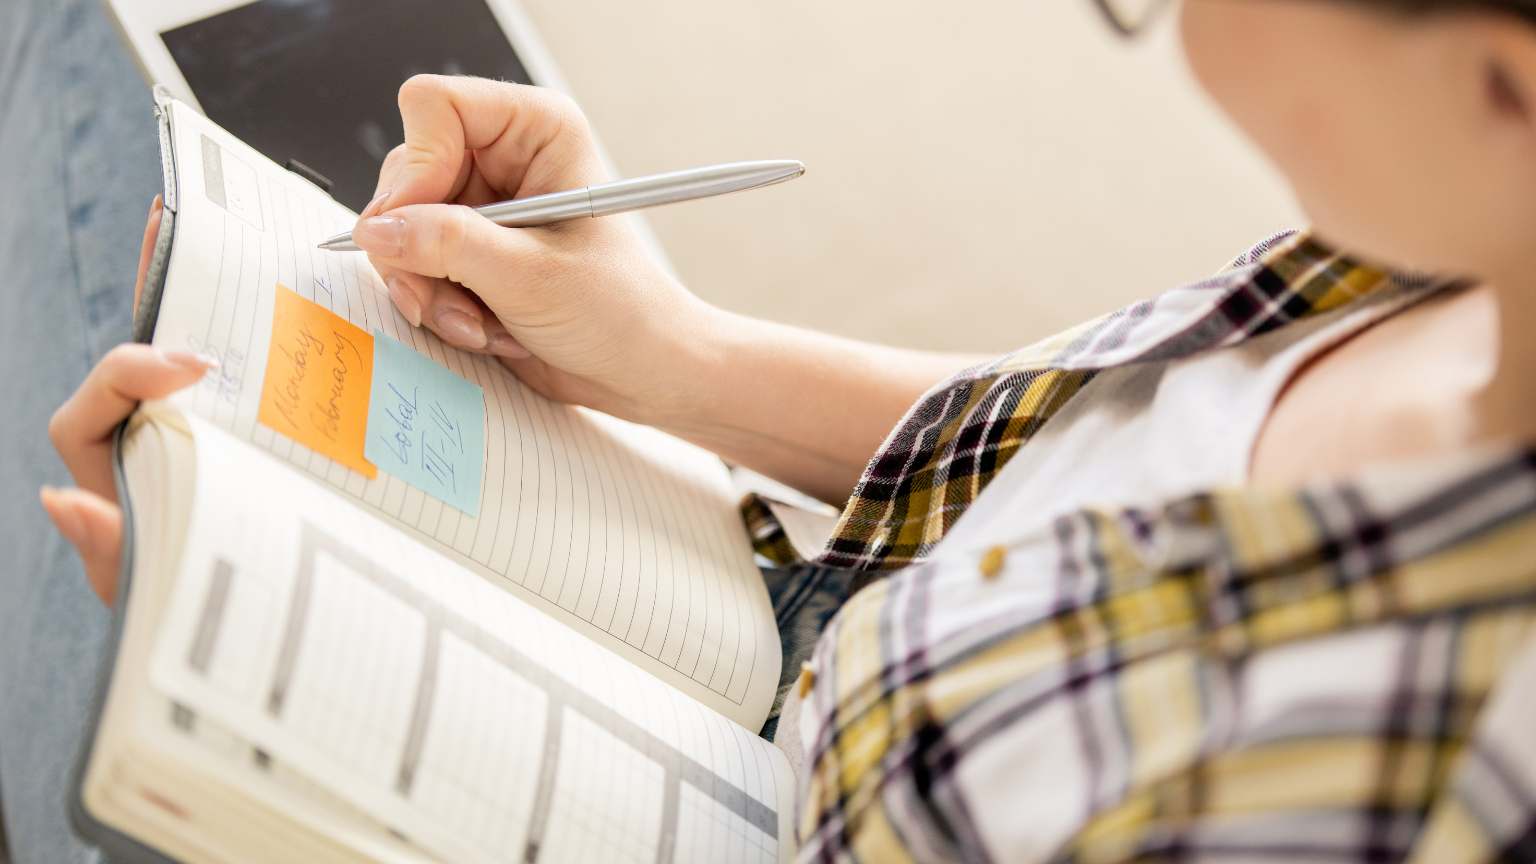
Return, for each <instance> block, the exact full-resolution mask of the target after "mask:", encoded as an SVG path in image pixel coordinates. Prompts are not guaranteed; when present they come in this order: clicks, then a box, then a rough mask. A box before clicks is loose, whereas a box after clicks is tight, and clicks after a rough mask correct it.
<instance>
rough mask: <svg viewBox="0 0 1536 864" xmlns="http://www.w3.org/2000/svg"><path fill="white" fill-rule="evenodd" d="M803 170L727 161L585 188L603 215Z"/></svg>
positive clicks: (594, 209) (753, 186) (763, 183)
mask: <svg viewBox="0 0 1536 864" xmlns="http://www.w3.org/2000/svg"><path fill="white" fill-rule="evenodd" d="M804 171H805V167H804V166H803V165H801V164H800V163H799V162H793V161H762V162H730V163H726V164H724V165H711V166H709V167H707V168H691V169H688V170H686V171H672V172H669V173H667V174H656V175H653V176H650V177H639V178H636V179H634V180H620V181H618V182H615V183H604V184H602V185H601V186H593V187H591V188H590V189H589V190H588V191H589V192H590V193H591V196H592V215H593V216H606V215H608V214H610V213H623V212H624V211H626V210H638V209H640V208H642V207H655V206H657V205H660V204H673V203H676V202H678V201H692V200H694V199H697V198H709V197H711V196H714V195H724V194H726V193H727V192H740V191H742V190H744V189H756V188H758V187H760V186H768V185H771V184H774V183H778V182H781V181H784V180H788V179H790V178H792V177H798V176H800V174H801V173H802V172H804Z"/></svg>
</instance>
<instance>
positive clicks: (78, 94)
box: [0, 0, 160, 864]
mask: <svg viewBox="0 0 1536 864" xmlns="http://www.w3.org/2000/svg"><path fill="white" fill-rule="evenodd" d="M152 108H153V103H152V100H151V97H150V92H149V88H148V87H147V86H146V85H145V84H144V81H143V77H142V76H141V75H140V74H139V71H138V69H137V68H136V67H135V66H134V65H133V62H132V61H131V60H130V59H129V57H128V55H127V53H126V50H125V49H124V47H123V46H122V44H121V42H120V41H119V39H118V36H117V33H116V31H115V30H114V29H113V27H112V25H111V22H110V21H108V20H107V15H106V12H105V7H104V4H103V3H102V2H101V0H4V2H0V202H3V203H0V274H3V275H0V292H3V298H4V299H3V301H0V358H3V359H0V399H3V404H4V405H5V406H7V407H6V409H5V411H4V419H3V420H0V445H3V447H4V450H3V452H0V562H3V566H0V810H3V817H4V820H5V828H6V834H7V835H8V838H9V842H10V846H11V852H12V854H13V856H14V858H15V860H16V862H17V864H29V862H49V864H53V862H72V861H96V860H98V858H97V856H96V855H95V853H93V852H91V851H90V850H88V849H87V848H85V847H84V846H83V845H82V844H80V843H79V842H78V841H77V840H75V839H74V837H73V835H72V834H71V832H70V829H69V825H68V822H67V815H66V809H65V800H66V799H65V796H66V794H67V790H68V788H69V782H70V774H71V770H72V763H73V760H74V757H75V751H76V747H77V745H78V743H79V740H80V735H81V730H82V724H83V722H84V720H85V717H86V712H87V711H88V708H89V705H90V701H91V698H92V689H93V687H94V683H95V679H96V666H97V662H98V657H99V653H100V651H101V647H102V640H103V637H104V635H105V632H106V626H107V619H108V616H107V610H106V609H104V608H103V607H102V605H101V604H100V603H99V602H98V601H97V600H96V598H95V596H94V595H92V594H91V593H90V590H89V589H88V588H87V586H86V582H85V577H84V575H83V574H82V573H81V570H80V564H79V561H78V559H77V558H76V557H75V554H74V550H73V549H71V548H70V547H69V546H68V545H67V544H66V543H65V542H64V541H63V540H62V539H61V538H60V537H59V536H58V534H57V533H56V532H55V531H54V530H53V528H52V525H51V524H50V523H49V522H48V518H47V516H45V515H44V513H43V512H42V509H41V508H40V507H39V505H38V503H37V488H38V486H39V485H41V484H43V483H52V484H64V483H67V482H68V480H69V476H68V474H67V472H66V471H65V470H64V466H63V465H62V464H61V463H60V462H59V459H58V457H57V456H56V455H55V454H54V452H53V448H52V447H51V446H50V445H49V443H48V434H47V424H48V417H49V415H50V414H51V413H52V412H53V410H54V408H56V407H57V406H58V405H59V403H60V402H62V401H63V400H64V398H65V397H66V396H68V395H69V393H70V392H71V391H72V390H74V388H75V386H76V385H77V384H78V383H79V382H80V380H81V379H82V378H83V377H84V376H85V373H86V371H87V370H88V369H90V368H91V366H92V365H94V364H95V362H96V360H97V359H99V358H100V357H101V355H102V354H103V353H104V352H105V351H106V350H107V349H108V348H110V347H112V346H113V345H114V344H116V343H118V342H121V341H123V340H124V339H126V338H128V322H129V315H130V310H129V307H130V305H131V301H132V296H131V295H132V293H133V276H134V265H135V263H136V262H137V260H138V247H139V238H140V237H141V236H142V234H143V228H144V216H145V212H146V211H147V209H148V206H149V202H150V199H151V198H152V197H153V196H154V194H155V193H156V192H158V191H159V189H160V178H159V157H158V155H157V151H158V146H157V142H156V135H155V125H154V122H153V115H152V114H151V110H152Z"/></svg>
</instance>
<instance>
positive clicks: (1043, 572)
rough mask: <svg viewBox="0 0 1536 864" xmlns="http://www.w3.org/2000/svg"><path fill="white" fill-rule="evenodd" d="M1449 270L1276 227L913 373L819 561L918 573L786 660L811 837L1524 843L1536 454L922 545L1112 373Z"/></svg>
mask: <svg viewBox="0 0 1536 864" xmlns="http://www.w3.org/2000/svg"><path fill="white" fill-rule="evenodd" d="M1449 284H1451V283H1449V282H1445V281H1435V280H1425V279H1419V280H1409V279H1405V278H1401V277H1397V276H1393V275H1389V274H1385V273H1383V272H1380V271H1377V270H1373V269H1370V268H1368V267H1365V266H1363V265H1361V264H1359V263H1357V262H1354V261H1352V260H1350V259H1349V258H1346V257H1343V256H1340V255H1338V254H1336V253H1334V252H1332V251H1330V250H1329V249H1327V248H1326V247H1325V246H1323V245H1322V244H1320V243H1319V242H1317V241H1316V240H1315V239H1313V238H1311V237H1309V236H1307V235H1304V234H1300V235H1282V236H1281V237H1278V238H1275V239H1274V240H1271V241H1269V242H1267V243H1265V244H1261V245H1260V246H1259V247H1257V248H1256V249H1255V250H1253V251H1252V252H1251V253H1249V254H1248V255H1246V256H1244V257H1243V258H1240V259H1238V261H1236V262H1234V265H1233V266H1232V267H1230V268H1229V269H1228V270H1227V271H1225V272H1224V273H1222V274H1221V275H1219V276H1217V277H1215V278H1213V279H1210V280H1207V281H1205V282H1201V283H1198V284H1196V285H1193V286H1190V287H1187V288H1184V289H1180V290H1177V291H1174V292H1171V293H1169V294H1165V295H1162V296H1160V297H1158V298H1156V299H1155V300H1151V301H1147V302H1144V303H1140V304H1137V305H1135V306H1132V307H1130V308H1128V309H1126V310H1123V311H1121V312H1117V313H1115V314H1112V315H1109V316H1106V317H1104V318H1101V319H1099V320H1097V321H1093V322H1090V323H1089V324H1087V325H1084V326H1083V327H1080V328H1077V329H1075V330H1073V331H1070V332H1068V333H1066V334H1063V335H1062V336H1060V337H1057V338H1054V339H1050V340H1047V341H1045V342H1043V343H1040V344H1038V345H1035V346H1032V347H1030V348H1027V349H1025V350H1023V351H1020V352H1018V353H1015V354H1013V355H1009V356H1007V357H1004V358H1002V359H1001V360H998V361H996V362H993V363H990V364H987V365H985V366H982V367H978V368H976V369H973V370H969V371H967V372H964V373H961V374H960V375H958V376H956V377H955V378H954V379H951V380H950V381H948V382H946V383H944V384H942V385H940V386H939V387H937V388H935V389H934V390H933V391H931V392H930V393H929V394H927V395H926V396H925V397H924V398H923V399H922V400H921V401H920V402H919V403H918V404H917V405H916V406H915V407H914V408H913V409H912V410H911V411H910V412H909V414H908V415H907V417H906V418H905V419H904V420H903V421H902V423H901V424H900V426H899V427H898V428H897V429H896V430H895V431H894V432H893V433H892V435H891V437H890V438H889V439H888V440H887V441H886V443H885V444H884V445H883V446H882V447H881V449H880V451H879V452H878V453H877V454H876V456H875V458H874V459H873V460H872V461H871V463H870V466H869V468H868V470H867V471H866V473H865V475H864V478H863V479H862V480H861V481H860V483H859V485H858V487H857V489H856V490H855V492H854V496H853V499H852V501H851V503H850V504H849V506H848V508H847V510H846V511H845V512H844V513H843V516H842V518H841V520H840V522H839V524H838V528H837V530H836V533H835V536H834V538H833V540H832V541H831V543H830V544H829V546H828V548H827V550H826V551H825V553H824V554H823V555H822V556H821V558H820V559H819V560H818V561H817V562H815V563H816V564H819V565H822V566H830V567H839V568H853V569H858V570H862V571H866V572H868V571H879V570H891V569H895V568H905V569H904V570H902V572H900V573H898V574H896V575H894V576H892V577H891V578H888V579H880V580H876V581H874V582H873V583H872V584H870V585H869V587H867V588H865V589H864V590H862V591H860V592H859V593H857V594H856V595H855V596H854V597H853V598H852V599H851V600H850V601H848V603H847V604H845V605H844V607H843V608H842V609H841V610H840V611H839V612H838V614H837V615H836V617H834V618H833V619H832V621H831V622H830V624H829V625H828V627H827V629H826V631H825V633H824V634H823V636H822V638H821V640H820V642H819V643H818V646H817V649H816V653H815V656H814V658H813V660H812V662H811V663H810V664H808V666H807V668H806V671H805V672H804V673H803V676H802V693H803V694H804V696H805V703H804V705H803V707H802V710H801V715H800V718H801V737H802V740H803V742H804V750H805V764H806V766H807V775H808V776H807V778H806V784H807V788H805V789H804V790H802V791H803V795H802V799H801V813H800V841H801V849H800V857H801V858H802V859H803V860H832V859H844V858H858V859H863V860H872V861H886V860H901V859H904V858H917V859H925V860H949V859H955V858H965V859H972V860H994V859H998V860H1071V861H1093V862H1097V861H1123V860H1156V861H1162V860H1174V859H1180V860H1219V861H1239V860H1240V861H1281V860H1285V861H1290V860H1303V859H1304V860H1320V861H1352V862H1355V861H1358V862H1368V861H1369V862H1375V861H1399V860H1415V861H1425V862H1428V861H1434V862H1440V861H1452V862H1454V861H1468V862H1470V861H1493V860H1509V861H1516V860H1518V861H1533V860H1536V733H1533V729H1536V719H1533V717H1536V639H1533V638H1532V635H1533V634H1536V630H1533V629H1532V627H1533V624H1536V453H1533V452H1526V451H1518V452H1494V453H1482V454H1477V455H1467V456H1464V457H1459V458H1455V459H1443V460H1438V461H1436V462H1434V463H1427V464H1425V465H1423V466H1418V467H1407V466H1403V467H1398V468H1396V469H1394V470H1391V471H1375V472H1365V473H1362V474H1361V475H1360V476H1358V477H1355V478H1352V479H1350V480H1347V481H1338V482H1334V483H1330V484H1327V485H1320V486H1314V487H1309V488H1306V489H1300V490H1273V489H1268V490H1266V489H1255V488H1239V489H1233V490H1225V491H1212V492H1206V493H1201V494H1196V495H1192V496H1188V497H1184V498H1180V499H1179V500H1174V501H1169V502H1166V503H1164V504H1162V505H1160V506H1156V507H1140V508H1106V509H1094V510H1084V511H1079V512H1074V513H1069V514H1065V515H1062V516H1059V517H1056V518H1054V519H1051V520H1048V521H1046V522H1045V524H1043V525H1042V524H1040V520H1033V521H1031V520H1029V519H1027V518H1024V516H1025V515H1026V514H1021V519H1020V526H1021V527H1020V529H1019V530H1018V531H1017V532H1015V534H1014V535H1013V536H1001V537H998V538H996V540H997V545H995V546H992V547H990V548H988V549H985V550H977V551H974V552H972V551H956V552H950V551H948V550H940V552H939V554H937V555H934V556H930V555H929V553H930V552H932V551H933V549H934V546H935V545H936V544H937V543H938V541H939V540H940V539H941V538H942V537H943V536H944V534H945V532H946V530H947V529H948V528H949V526H950V525H952V524H953V523H954V521H955V519H956V518H958V517H959V515H960V514H961V513H962V512H963V511H964V510H965V508H966V507H967V506H968V505H969V504H970V502H972V501H974V500H975V499H976V497H977V495H979V494H980V493H981V491H982V490H983V489H984V488H985V487H986V485H987V482H988V481H989V480H990V478H992V477H993V476H995V475H996V473H997V471H998V470H999V469H1000V468H1001V467H1002V466H1003V465H1004V464H1005V463H1006V462H1007V461H1008V459H1009V457H1011V456H1012V455H1013V454H1014V453H1015V452H1017V450H1018V448H1019V447H1021V446H1023V445H1024V444H1025V443H1026V442H1027V441H1028V440H1029V439H1030V436H1031V435H1032V434H1033V433H1034V432H1035V431H1036V430H1038V429H1039V428H1040V427H1041V426H1042V425H1043V424H1044V423H1045V422H1047V421H1048V420H1049V419H1050V418H1051V416H1052V415H1053V414H1054V413H1055V412H1056V411H1057V410H1058V409H1059V408H1060V407H1061V406H1062V405H1063V404H1064V403H1065V402H1066V401H1067V400H1068V399H1070V398H1071V397H1072V396H1073V395H1074V394H1076V393H1077V392H1079V391H1080V390H1081V389H1082V387H1083V385H1084V384H1085V383H1087V381H1088V380H1090V379H1091V378H1092V377H1093V375H1094V374H1095V372H1096V371H1098V370H1102V369H1106V368H1109V367H1113V366H1119V365H1122V364H1127V363H1153V362H1167V361H1170V360H1174V359H1177V358H1180V357H1186V356H1190V355H1192V354H1194V353H1197V352H1201V351H1208V350H1212V349H1216V348H1220V347H1224V346H1229V345H1233V344H1236V343H1238V342H1241V341H1243V340H1245V339H1248V338H1250V337H1252V336H1254V335H1257V334H1259V333H1263V332H1267V331H1269V330H1273V329H1275V328H1277V327H1282V326H1284V325H1285V324H1287V323H1289V322H1291V321H1294V320H1297V319H1300V318H1303V317H1305V316H1308V315H1311V314H1314V313H1317V312H1321V311H1325V310H1327V309H1330V308H1335V307H1337V306H1339V305H1341V304H1343V303H1346V302H1350V301H1353V300H1356V299H1359V298H1362V297H1366V296H1367V295H1374V296H1375V297H1378V298H1380V297H1383V296H1387V295H1397V296H1399V297H1402V296H1403V295H1413V294H1417V293H1422V292H1429V291H1433V290H1436V289H1438V288H1442V287H1446V286H1447V285H1449ZM1406 299H1409V300H1411V299H1413V298H1412V296H1408V297H1407V298H1406ZM746 512H747V516H748V520H749V524H750V526H751V527H752V528H753V530H754V537H755V538H756V539H757V540H758V542H759V551H761V552H763V553H764V554H766V555H769V556H770V557H777V558H779V559H780V560H783V556H784V553H785V551H786V548H787V544H786V543H785V542H784V541H783V538H782V534H781V533H780V532H778V531H777V529H776V528H775V526H774V525H773V524H772V522H771V521H770V520H769V519H768V518H766V516H765V514H764V509H763V508H762V507H761V506H760V505H758V504H757V503H754V502H749V503H748V505H747V506H746Z"/></svg>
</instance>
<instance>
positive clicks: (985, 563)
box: [980, 546, 1008, 579]
mask: <svg viewBox="0 0 1536 864" xmlns="http://www.w3.org/2000/svg"><path fill="white" fill-rule="evenodd" d="M1007 561H1008V550H1007V549H1005V548H1003V547H1002V546H993V547H992V548H991V549H988V550H987V551H986V552H985V553H983V554H982V556H981V565H980V569H981V576H982V578H983V579H996V578H997V574H999V573H1001V572H1003V565H1004V564H1006V563H1007Z"/></svg>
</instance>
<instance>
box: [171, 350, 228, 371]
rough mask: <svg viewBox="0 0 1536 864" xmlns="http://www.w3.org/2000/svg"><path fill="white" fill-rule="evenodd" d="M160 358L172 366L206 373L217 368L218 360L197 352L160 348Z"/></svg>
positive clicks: (210, 355)
mask: <svg viewBox="0 0 1536 864" xmlns="http://www.w3.org/2000/svg"><path fill="white" fill-rule="evenodd" d="M160 356H161V357H162V358H164V359H165V362H167V363H169V364H171V365H172V366H180V367H181V368H183V369H197V370H199V371H203V372H206V371H208V370H209V369H217V368H219V358H217V357H215V356H213V355H212V354H204V353H202V352H199V351H182V350H180V349H175V348H170V349H168V348H161V349H160Z"/></svg>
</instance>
